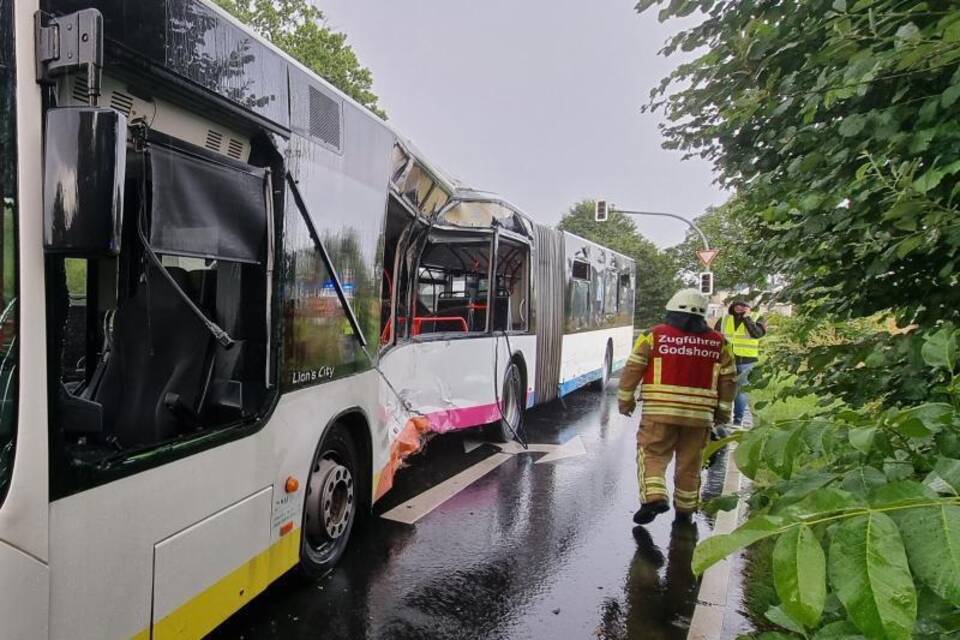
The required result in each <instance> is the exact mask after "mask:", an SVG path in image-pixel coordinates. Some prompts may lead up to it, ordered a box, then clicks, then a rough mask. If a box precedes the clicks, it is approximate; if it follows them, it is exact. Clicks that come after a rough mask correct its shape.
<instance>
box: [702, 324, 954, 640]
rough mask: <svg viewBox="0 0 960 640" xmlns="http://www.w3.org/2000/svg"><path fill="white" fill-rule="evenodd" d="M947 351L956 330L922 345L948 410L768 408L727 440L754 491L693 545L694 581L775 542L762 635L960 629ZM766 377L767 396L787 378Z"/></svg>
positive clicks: (779, 404) (937, 633)
mask: <svg viewBox="0 0 960 640" xmlns="http://www.w3.org/2000/svg"><path fill="white" fill-rule="evenodd" d="M958 344H960V331H958V330H956V329H954V327H953V326H950V325H947V326H943V327H941V328H940V329H939V330H938V331H936V332H933V333H928V334H926V335H925V336H924V338H923V343H922V346H921V348H920V354H921V356H922V358H923V362H924V363H925V366H926V367H927V368H928V369H929V370H930V371H931V375H932V376H933V377H943V378H945V384H943V385H942V386H941V388H938V389H934V390H931V393H932V394H937V395H940V396H942V397H943V399H944V400H946V401H937V402H927V403H923V404H919V405H915V406H910V407H900V408H895V407H894V408H885V409H881V408H863V407H861V408H858V409H851V408H849V406H847V405H844V404H842V403H839V402H832V403H831V404H830V405H829V406H827V407H824V404H823V398H815V399H814V400H815V401H814V402H811V401H810V399H809V398H808V399H807V400H805V401H801V400H798V399H796V398H792V399H790V400H774V401H773V402H770V403H769V404H768V405H767V406H765V407H763V408H761V409H759V410H758V417H759V420H758V423H757V425H756V426H755V428H754V429H752V430H751V431H749V432H745V433H741V434H737V435H735V436H733V439H737V440H739V446H738V448H737V449H736V452H735V454H734V457H735V460H736V464H737V466H738V467H739V468H740V470H741V472H742V473H743V474H744V475H746V476H747V477H749V478H750V479H751V480H753V487H752V489H751V495H750V497H749V506H750V512H751V517H750V518H749V519H748V520H747V521H746V522H745V523H744V524H743V525H741V526H740V527H739V528H738V529H736V530H735V531H733V532H732V533H730V534H728V535H719V536H714V537H712V538H709V539H707V540H705V541H704V542H703V543H702V544H701V545H700V546H698V547H697V550H696V552H695V553H694V559H693V563H694V570H695V571H696V572H698V573H701V572H703V571H704V570H705V569H706V568H708V567H709V566H711V565H712V564H714V563H715V562H717V561H719V560H720V559H722V558H724V557H726V556H728V555H730V554H732V553H734V552H736V551H738V550H740V549H742V548H744V547H747V546H749V545H752V544H754V543H756V542H758V541H761V540H770V541H775V542H774V547H773V554H772V583H773V586H774V588H775V591H776V594H777V597H778V599H779V604H778V605H776V606H773V607H771V608H770V609H769V610H768V611H767V612H766V617H767V618H768V619H769V620H770V621H771V622H772V623H774V624H775V625H777V626H778V627H780V628H781V629H783V631H782V632H769V633H767V634H764V635H766V636H767V637H771V638H789V637H815V638H822V639H826V638H841V637H844V638H847V637H849V638H854V637H867V638H890V639H901V638H902V639H906V638H913V637H919V638H934V637H937V638H939V637H943V636H944V635H945V634H951V633H955V632H958V631H960V616H958V607H960V376H958V375H957V374H956V371H957V365H958V353H960V350H958ZM773 380H774V382H773V383H772V385H773V386H772V387H771V386H769V385H768V389H769V391H768V392H767V393H770V394H772V396H773V397H775V398H776V397H777V395H778V393H779V391H778V388H777V386H776V385H780V386H781V387H782V386H784V385H788V384H789V382H790V380H789V378H786V377H784V376H780V377H779V378H776V377H775V378H773ZM785 403H786V404H785ZM789 403H794V404H789ZM797 403H801V404H797ZM801 405H802V406H801ZM793 412H796V413H793ZM791 413H793V415H791ZM728 503H729V500H728Z"/></svg>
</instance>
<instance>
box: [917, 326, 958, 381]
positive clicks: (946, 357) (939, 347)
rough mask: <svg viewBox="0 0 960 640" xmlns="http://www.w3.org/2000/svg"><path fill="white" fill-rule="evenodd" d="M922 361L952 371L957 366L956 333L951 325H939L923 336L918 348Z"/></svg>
mask: <svg viewBox="0 0 960 640" xmlns="http://www.w3.org/2000/svg"><path fill="white" fill-rule="evenodd" d="M920 355H921V356H923V361H924V362H926V363H927V364H928V365H930V366H931V367H938V368H940V369H946V370H947V371H953V370H954V369H955V368H956V366H957V355H958V350H957V335H956V331H955V330H954V328H953V325H947V326H944V327H941V328H940V329H939V330H938V331H936V332H934V333H931V334H930V335H928V336H925V337H924V340H923V347H922V348H921V349H920Z"/></svg>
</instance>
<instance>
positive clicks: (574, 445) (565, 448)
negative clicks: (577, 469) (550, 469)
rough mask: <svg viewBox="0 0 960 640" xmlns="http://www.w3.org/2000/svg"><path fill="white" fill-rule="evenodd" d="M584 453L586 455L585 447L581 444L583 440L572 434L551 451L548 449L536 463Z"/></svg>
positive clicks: (554, 460)
mask: <svg viewBox="0 0 960 640" xmlns="http://www.w3.org/2000/svg"><path fill="white" fill-rule="evenodd" d="M585 455H587V449H586V448H585V447H584V446H583V440H581V439H580V436H574V437H573V438H570V439H569V440H567V441H566V442H564V443H563V444H561V445H560V446H558V447H555V448H554V449H553V451H550V452H549V453H547V455H545V456H543V457H542V458H540V459H539V460H537V462H536V464H543V463H544V462H556V461H557V460H562V459H564V458H574V457H576V456H585Z"/></svg>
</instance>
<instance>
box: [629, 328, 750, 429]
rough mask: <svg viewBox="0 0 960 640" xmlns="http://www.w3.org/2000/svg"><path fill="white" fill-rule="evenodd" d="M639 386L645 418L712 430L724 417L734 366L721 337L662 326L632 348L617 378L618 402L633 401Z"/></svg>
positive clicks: (727, 409)
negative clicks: (714, 424)
mask: <svg viewBox="0 0 960 640" xmlns="http://www.w3.org/2000/svg"><path fill="white" fill-rule="evenodd" d="M641 382H642V386H641V387H640V399H641V400H642V401H643V415H644V416H650V417H654V416H656V417H659V418H661V419H664V420H665V421H669V422H673V423H676V424H681V425H690V426H711V425H712V424H713V423H714V422H715V421H716V422H725V421H726V420H728V419H729V416H730V409H731V403H732V401H733V395H734V389H735V386H736V366H735V365H734V358H733V354H732V352H731V350H730V348H729V345H727V343H726V341H725V340H724V338H723V336H722V335H721V334H720V333H718V332H716V331H708V332H705V333H688V332H685V331H681V330H680V329H677V328H675V327H672V326H670V325H666V324H661V325H657V326H656V327H654V328H653V330H652V331H651V332H650V333H647V334H644V335H641V336H640V337H639V338H638V339H637V342H636V344H634V348H633V353H631V354H630V357H629V358H628V359H627V365H626V367H625V368H624V371H623V373H622V374H621V377H620V391H619V395H618V398H619V400H620V401H621V402H623V403H626V404H630V403H632V402H634V394H635V392H636V388H637V386H638V385H639V384H640V383H641Z"/></svg>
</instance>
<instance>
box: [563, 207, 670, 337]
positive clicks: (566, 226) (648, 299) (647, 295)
mask: <svg viewBox="0 0 960 640" xmlns="http://www.w3.org/2000/svg"><path fill="white" fill-rule="evenodd" d="M594 205H595V203H594V201H593V200H581V201H580V202H578V203H577V204H575V205H573V206H572V207H570V210H569V211H568V212H567V213H566V214H564V216H563V218H562V219H561V220H560V224H558V225H557V228H558V229H560V230H561V231H569V232H570V233H575V234H577V235H578V236H581V237H583V238H586V239H588V240H592V241H593V242H596V243H598V244H602V245H603V246H605V247H609V248H611V249H613V250H614V251H619V252H620V253H622V254H624V255H626V256H629V257H631V258H633V260H634V261H635V262H636V283H637V290H636V291H637V293H636V301H635V312H634V323H635V324H636V326H637V327H638V328H645V327H650V326H652V325H654V324H656V323H657V322H659V321H660V319H661V318H662V317H663V307H664V305H666V304H667V300H669V299H670V296H672V295H673V293H674V292H675V291H676V290H677V288H678V287H679V286H680V283H679V280H678V279H677V267H676V263H675V262H674V260H673V258H672V257H671V256H670V255H669V254H668V253H666V252H663V251H660V250H659V249H658V248H657V246H656V245H655V244H653V243H652V242H650V241H649V240H647V239H646V238H644V237H643V236H641V235H640V233H639V232H638V231H637V228H636V226H635V225H634V224H633V220H631V219H630V218H628V217H627V216H626V215H624V214H622V213H617V212H616V211H614V212H612V213H611V214H610V217H609V218H608V219H607V221H606V222H596V221H595V220H594V218H593V215H594Z"/></svg>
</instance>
